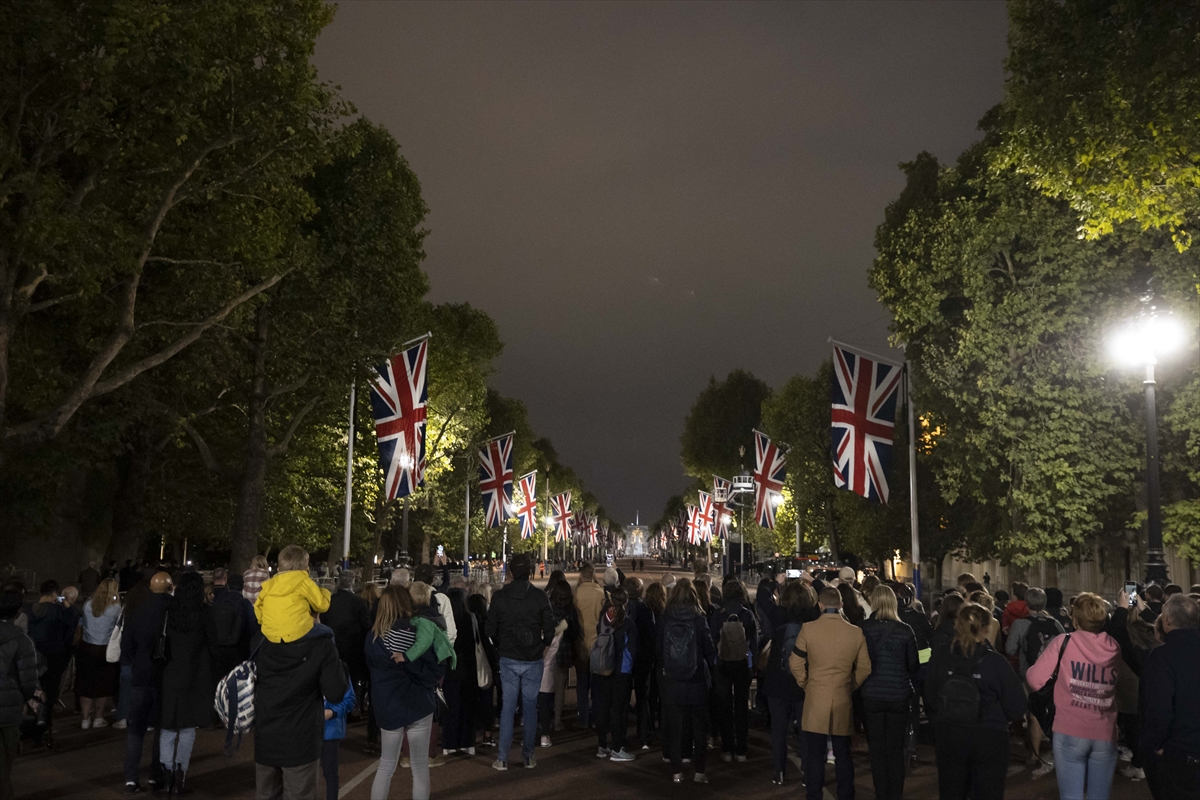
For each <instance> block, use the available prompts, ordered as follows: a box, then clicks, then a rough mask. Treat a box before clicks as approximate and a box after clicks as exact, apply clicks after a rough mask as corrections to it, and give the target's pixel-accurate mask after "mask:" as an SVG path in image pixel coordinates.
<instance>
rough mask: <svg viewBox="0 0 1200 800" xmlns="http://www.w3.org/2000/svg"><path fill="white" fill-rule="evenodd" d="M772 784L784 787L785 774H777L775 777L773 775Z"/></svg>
mask: <svg viewBox="0 0 1200 800" xmlns="http://www.w3.org/2000/svg"><path fill="white" fill-rule="evenodd" d="M771 783H773V784H775V785H776V786H783V773H782V772H776V773H775V774H774V775H772V776H771Z"/></svg>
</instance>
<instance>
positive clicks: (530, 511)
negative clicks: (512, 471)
mask: <svg viewBox="0 0 1200 800" xmlns="http://www.w3.org/2000/svg"><path fill="white" fill-rule="evenodd" d="M536 488H537V472H536V471H534V472H531V473H529V474H528V475H526V476H525V477H523V478H521V480H519V481H517V495H518V497H517V518H518V519H519V520H521V538H522V539H528V538H530V537H531V536H533V534H534V531H536V530H537V493H536V491H535V490H536Z"/></svg>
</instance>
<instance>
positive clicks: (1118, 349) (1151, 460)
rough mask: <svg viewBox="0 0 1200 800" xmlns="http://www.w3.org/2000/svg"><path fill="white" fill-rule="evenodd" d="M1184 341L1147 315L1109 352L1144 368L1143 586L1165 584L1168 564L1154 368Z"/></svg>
mask: <svg viewBox="0 0 1200 800" xmlns="http://www.w3.org/2000/svg"><path fill="white" fill-rule="evenodd" d="M1186 341H1187V329H1186V328H1185V327H1184V326H1183V325H1182V324H1181V323H1180V322H1179V320H1177V319H1175V318H1174V317H1172V316H1170V315H1169V314H1163V315H1159V314H1156V313H1155V309H1154V307H1153V306H1151V307H1150V309H1149V313H1148V314H1146V315H1143V316H1141V317H1138V318H1137V319H1135V320H1133V321H1131V322H1130V323H1129V324H1127V325H1125V327H1123V328H1121V329H1120V330H1118V331H1117V332H1116V333H1114V334H1113V336H1112V339H1111V340H1110V342H1109V345H1110V349H1111V352H1112V355H1113V358H1115V359H1116V360H1117V361H1118V362H1120V363H1122V364H1126V365H1128V366H1137V365H1141V366H1144V367H1145V368H1146V379H1145V380H1144V381H1142V386H1143V387H1144V388H1145V395H1146V506H1147V517H1148V522H1149V528H1150V538H1149V542H1148V545H1147V547H1146V582H1147V583H1150V582H1153V583H1157V584H1159V585H1160V586H1162V585H1165V584H1166V583H1167V562H1166V559H1164V558H1163V539H1162V500H1161V499H1160V496H1159V485H1158V420H1157V412H1156V411H1155V405H1154V387H1155V383H1154V366H1155V364H1157V363H1158V359H1159V358H1161V357H1163V356H1168V355H1170V354H1172V353H1174V352H1176V351H1178V350H1179V349H1180V348H1182V347H1183V345H1184V344H1185V343H1186Z"/></svg>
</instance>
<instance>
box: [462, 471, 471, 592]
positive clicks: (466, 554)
mask: <svg viewBox="0 0 1200 800" xmlns="http://www.w3.org/2000/svg"><path fill="white" fill-rule="evenodd" d="M470 454H471V450H470V448H468V449H467V492H466V497H467V503H466V508H467V523H466V527H464V528H463V577H464V578H467V579H468V580H470V578H471V461H470V458H471V455H470Z"/></svg>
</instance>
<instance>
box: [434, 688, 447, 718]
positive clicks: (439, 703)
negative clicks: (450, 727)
mask: <svg viewBox="0 0 1200 800" xmlns="http://www.w3.org/2000/svg"><path fill="white" fill-rule="evenodd" d="M449 716H450V704H449V703H447V702H446V695H444V694H442V687H440V686H439V687H437V688H436V689H434V690H433V721H434V722H436V723H438V724H439V725H442V724H444V723H445V722H446V719H447V718H448V717H449Z"/></svg>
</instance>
